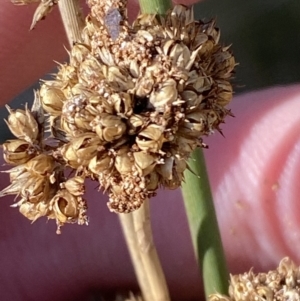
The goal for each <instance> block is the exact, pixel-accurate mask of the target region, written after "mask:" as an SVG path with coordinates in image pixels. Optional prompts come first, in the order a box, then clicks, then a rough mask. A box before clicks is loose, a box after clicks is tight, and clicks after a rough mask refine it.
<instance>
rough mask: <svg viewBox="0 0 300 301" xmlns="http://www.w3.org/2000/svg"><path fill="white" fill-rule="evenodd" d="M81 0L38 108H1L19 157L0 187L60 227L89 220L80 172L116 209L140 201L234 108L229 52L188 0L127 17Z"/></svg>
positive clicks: (9, 156) (175, 172)
mask: <svg viewBox="0 0 300 301" xmlns="http://www.w3.org/2000/svg"><path fill="white" fill-rule="evenodd" d="M28 1H29V0H28ZM49 1H50V0H49ZM43 2H45V1H43ZM46 2H48V0H47V1H46ZM46 2H45V3H46ZM50 2H51V1H50ZM87 2H88V4H89V5H90V7H91V14H90V15H89V16H88V17H87V18H86V24H85V28H84V30H83V32H82V41H83V43H78V44H76V45H74V46H73V48H72V49H71V50H70V52H69V56H70V59H69V62H68V63H65V64H60V65H59V67H58V69H59V70H58V72H57V74H56V75H55V76H54V79H52V80H50V81H44V82H43V85H42V87H41V90H40V91H39V93H36V96H37V97H36V100H37V101H36V106H37V107H38V108H35V109H34V110H33V112H32V113H31V112H30V111H29V110H28V109H27V108H26V109H25V110H17V111H13V110H10V109H9V111H10V117H9V118H8V121H7V123H8V126H9V128H10V129H11V131H12V133H13V134H14V135H15V136H16V137H17V138H18V139H19V140H18V142H11V141H8V142H7V143H6V144H4V150H5V152H4V156H5V159H6V161H7V162H9V163H12V164H15V165H17V166H16V167H15V168H13V169H11V170H10V171H8V172H9V173H10V180H11V184H10V185H9V186H8V187H7V188H5V189H4V190H3V191H2V192H1V193H0V196H2V195H7V194H17V195H20V196H21V201H20V202H21V203H17V206H19V207H20V210H22V212H23V214H24V215H26V216H28V218H30V219H36V218H38V217H40V216H44V215H45V216H47V217H48V218H51V219H52V218H53V219H56V220H57V223H58V226H59V227H60V226H61V225H62V224H63V223H66V222H74V221H77V222H78V223H79V224H85V223H86V222H87V218H86V215H85V210H86V204H85V201H84V200H83V199H82V197H81V196H82V194H83V192H84V179H85V178H91V179H92V180H96V181H98V182H99V184H100V186H101V188H102V189H103V190H104V191H106V192H107V193H108V195H109V202H108V207H109V209H110V210H111V211H114V212H131V211H133V210H136V209H138V208H139V207H140V206H141V205H142V204H143V202H144V201H145V200H146V199H148V198H150V197H152V196H153V195H155V193H156V190H157V189H158V188H159V187H160V186H163V187H167V188H170V189H174V188H177V187H179V186H180V185H181V183H182V181H183V173H184V171H185V170H186V168H187V164H186V161H187V160H188V158H189V157H190V155H191V153H192V152H193V151H194V150H195V148H197V147H203V146H204V143H203V141H202V139H203V137H205V136H206V135H210V134H211V133H212V132H214V131H215V130H217V131H221V130H220V125H221V124H222V123H224V120H225V118H226V116H228V115H231V113H230V111H229V110H228V109H226V108H225V105H227V104H228V103H229V102H230V100H231V98H232V86H231V83H230V80H231V76H232V73H233V69H234V66H235V60H234V57H233V56H232V54H231V52H230V50H229V47H222V46H221V45H220V44H219V39H220V31H219V30H218V29H217V28H216V27H215V22H214V20H212V21H209V22H202V21H195V20H194V17H193V10H192V8H188V7H186V6H183V5H176V6H174V8H173V10H171V11H169V12H168V13H167V14H166V15H165V16H156V15H139V16H138V18H137V20H136V21H135V22H134V23H133V25H132V26H131V25H129V23H128V20H127V11H126V7H125V6H126V1H123V0H109V1H99V0H88V1H87ZM39 96H40V97H39ZM39 100H40V101H39ZM43 109H44V110H45V111H46V113H47V115H48V120H46V121H45V117H44V114H43ZM37 112H39V113H37ZM35 118H36V119H35ZM37 120H38V122H37ZM44 123H48V124H49V127H47V126H46V125H45V124H44ZM48 124H47V125H48ZM47 128H50V132H51V136H50V137H47V135H45V133H44V132H45V130H47ZM31 150H32V152H31ZM18 164H20V165H18ZM67 166H68V167H70V168H71V169H73V171H74V173H73V174H72V176H71V178H70V179H68V178H69V177H67V176H65V174H67V173H65V172H64V170H65V168H66V167H67ZM74 174H75V175H74ZM42 191H44V192H45V193H44V194H42ZM50 201H51V206H50V205H49V204H50ZM39 203H41V205H38V204H39ZM21 206H22V209H21ZM42 208H44V209H42ZM80 208H81V209H80ZM261 291H264V290H263V289H262V290H261ZM265 292H266V291H265ZM266 293H267V292H266Z"/></svg>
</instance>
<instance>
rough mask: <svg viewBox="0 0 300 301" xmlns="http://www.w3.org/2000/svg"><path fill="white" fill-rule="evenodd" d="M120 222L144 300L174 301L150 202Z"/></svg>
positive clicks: (121, 217)
mask: <svg viewBox="0 0 300 301" xmlns="http://www.w3.org/2000/svg"><path fill="white" fill-rule="evenodd" d="M119 218H120V221H121V225H122V229H123V233H124V236H125V239H126V242H127V246H128V249H129V252H130V255H131V260H132V262H133V266H134V269H135V272H136V275H137V278H138V282H139V284H140V288H141V291H142V295H143V298H144V300H145V301H168V300H170V296H169V292H168V287H167V283H166V280H165V276H164V273H163V270H162V268H161V265H160V262H159V258H158V255H157V251H156V248H155V245H154V242H153V236H152V230H151V222H150V210H149V201H148V200H147V201H146V202H145V203H144V204H143V205H142V207H141V208H140V209H138V210H136V211H134V212H133V213H128V214H119Z"/></svg>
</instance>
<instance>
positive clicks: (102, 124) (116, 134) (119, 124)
mask: <svg viewBox="0 0 300 301" xmlns="http://www.w3.org/2000/svg"><path fill="white" fill-rule="evenodd" d="M93 125H94V127H93V130H94V131H95V132H96V133H97V135H98V136H99V138H100V139H101V140H103V141H107V142H111V141H114V140H117V139H119V138H121V137H122V135H123V134H124V132H125V130H126V125H125V123H124V122H123V121H122V119H121V118H120V117H119V116H114V115H110V114H106V113H102V114H101V115H100V116H99V118H98V119H97V120H94V121H93Z"/></svg>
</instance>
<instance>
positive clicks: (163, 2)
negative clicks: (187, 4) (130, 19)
mask: <svg viewBox="0 0 300 301" xmlns="http://www.w3.org/2000/svg"><path fill="white" fill-rule="evenodd" d="M139 3H140V8H141V11H142V13H143V14H159V15H164V14H165V13H166V12H167V11H168V10H169V9H170V8H172V1H171V0H139Z"/></svg>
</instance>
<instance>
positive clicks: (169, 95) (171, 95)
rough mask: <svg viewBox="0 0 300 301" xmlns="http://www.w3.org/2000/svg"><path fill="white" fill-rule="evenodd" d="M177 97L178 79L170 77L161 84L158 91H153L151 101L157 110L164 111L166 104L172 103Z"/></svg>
mask: <svg viewBox="0 0 300 301" xmlns="http://www.w3.org/2000/svg"><path fill="white" fill-rule="evenodd" d="M176 99H177V88H176V81H175V80H173V79H169V80H166V81H165V82H164V83H163V84H161V85H160V87H159V88H158V90H157V91H154V92H152V93H151V95H150V98H149V101H150V103H151V104H152V105H153V106H154V108H155V109H156V110H157V111H159V112H163V111H164V110H165V108H166V106H168V105H171V104H172V103H173V102H175V100H176Z"/></svg>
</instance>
